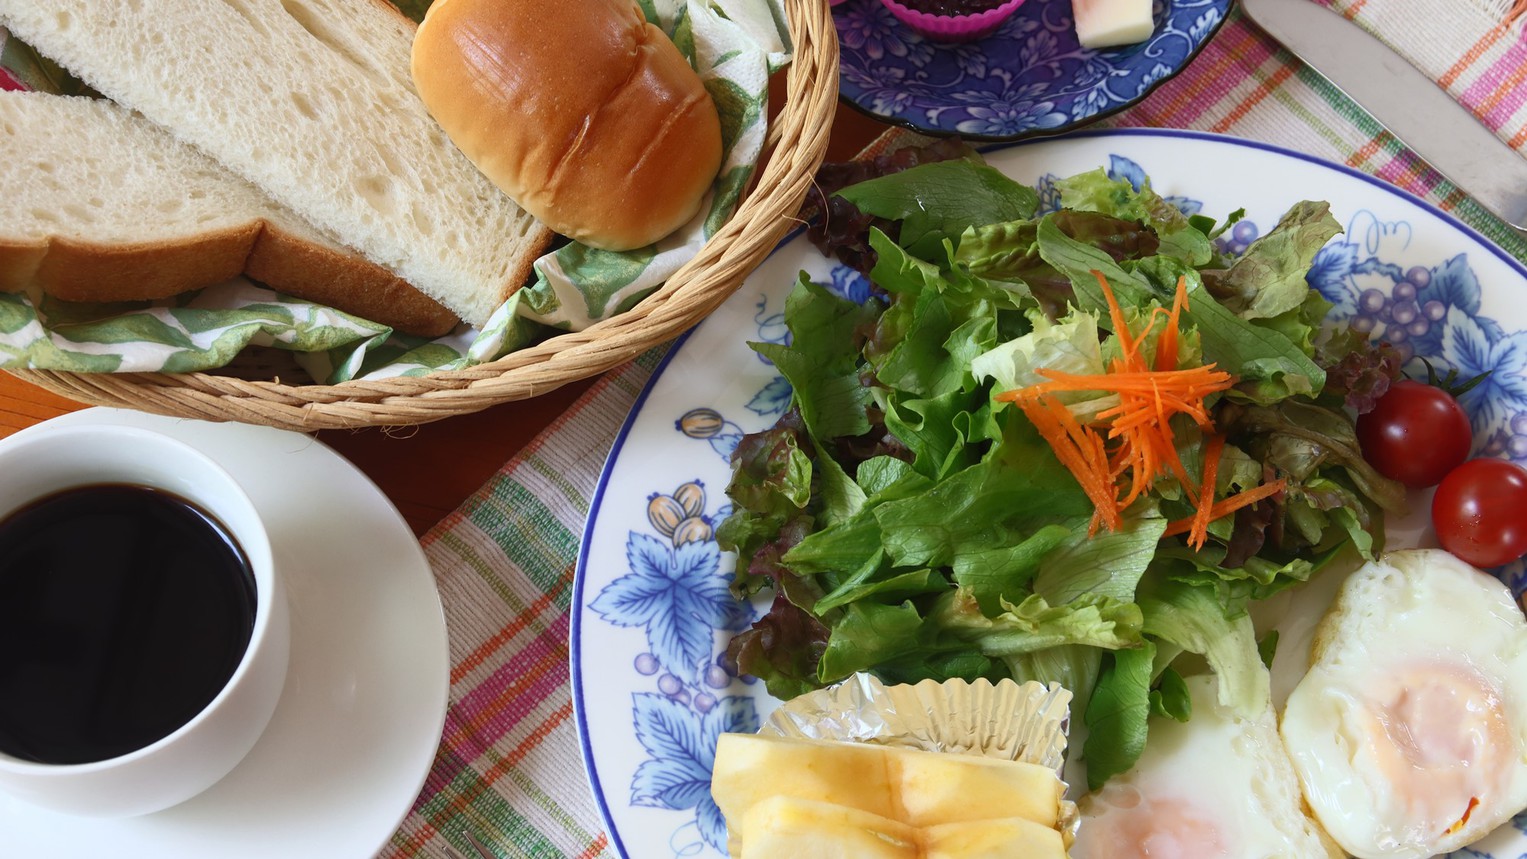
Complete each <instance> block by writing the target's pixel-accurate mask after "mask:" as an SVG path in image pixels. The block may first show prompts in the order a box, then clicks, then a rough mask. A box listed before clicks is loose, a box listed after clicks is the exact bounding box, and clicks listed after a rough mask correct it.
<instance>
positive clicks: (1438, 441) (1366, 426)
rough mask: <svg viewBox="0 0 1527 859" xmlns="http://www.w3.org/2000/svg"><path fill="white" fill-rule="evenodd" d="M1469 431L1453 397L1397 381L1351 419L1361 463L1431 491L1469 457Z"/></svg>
mask: <svg viewBox="0 0 1527 859" xmlns="http://www.w3.org/2000/svg"><path fill="white" fill-rule="evenodd" d="M1473 440H1474V431H1473V429H1472V428H1471V427H1470V426H1469V416H1468V415H1466V414H1464V411H1463V407H1462V406H1460V405H1458V401H1457V400H1455V399H1453V395H1452V394H1449V393H1448V392H1447V391H1444V390H1442V389H1441V388H1437V387H1433V386H1432V385H1427V384H1423V383H1421V382H1414V381H1411V380H1410V379H1401V380H1400V381H1398V382H1396V383H1394V385H1393V386H1392V387H1391V388H1390V389H1389V392H1388V393H1386V394H1384V396H1382V397H1380V398H1379V401H1378V403H1377V404H1376V405H1375V406H1374V409H1373V411H1371V412H1368V413H1367V414H1363V415H1359V416H1358V418H1357V441H1358V443H1359V444H1360V445H1362V449H1363V458H1364V459H1366V460H1368V462H1369V463H1370V464H1372V466H1373V467H1374V468H1375V469H1377V470H1378V473H1379V474H1382V475H1384V476H1385V477H1388V478H1391V479H1393V480H1398V481H1400V482H1401V483H1403V484H1405V485H1406V486H1409V487H1410V488H1412V489H1422V488H1425V487H1427V486H1436V485H1437V484H1438V483H1441V482H1442V478H1444V477H1446V476H1447V474H1448V472H1450V471H1452V470H1453V469H1454V468H1457V467H1458V464H1459V463H1461V462H1463V461H1464V460H1465V459H1468V457H1469V447H1470V446H1471V445H1472V444H1473Z"/></svg>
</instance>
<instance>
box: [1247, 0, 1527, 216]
mask: <svg viewBox="0 0 1527 859" xmlns="http://www.w3.org/2000/svg"><path fill="white" fill-rule="evenodd" d="M1241 9H1242V11H1243V12H1244V13H1245V14H1246V16H1247V17H1248V18H1250V19H1251V20H1252V22H1253V23H1255V24H1256V25H1257V26H1258V27H1260V28H1261V29H1262V30H1263V31H1265V32H1266V33H1267V34H1268V35H1269V36H1272V37H1273V38H1274V39H1276V40H1278V41H1279V42H1281V43H1282V44H1283V46H1284V47H1286V48H1288V49H1289V51H1290V52H1292V53H1293V54H1294V55H1295V56H1297V57H1298V58H1299V59H1301V60H1303V61H1304V62H1305V63H1307V64H1309V66H1310V67H1311V68H1313V69H1315V71H1317V72H1319V73H1320V74H1321V76H1322V77H1324V78H1325V79H1326V80H1328V81H1330V82H1331V84H1332V85H1334V86H1335V87H1336V88H1337V89H1339V90H1341V91H1342V92H1343V93H1345V94H1346V95H1347V97H1348V98H1350V99H1352V100H1353V101H1354V102H1356V103H1357V104H1358V105H1359V106H1360V107H1362V108H1363V109H1364V110H1367V111H1368V112H1369V113H1370V114H1372V115H1373V117H1374V118H1375V119H1377V120H1378V121H1379V122H1381V123H1383V125H1384V126H1385V127H1386V128H1388V129H1389V131H1390V132H1391V133H1393V134H1394V136H1395V137H1398V138H1399V139H1400V140H1401V141H1402V142H1403V143H1404V144H1405V145H1406V146H1409V147H1410V148H1411V149H1412V150H1414V151H1415V153H1416V154H1417V155H1420V156H1421V157H1422V158H1423V159H1425V160H1426V161H1427V163H1429V164H1431V165H1432V166H1433V167H1435V168H1436V169H1437V171H1438V172H1439V173H1441V174H1442V175H1443V176H1446V177H1447V179H1448V180H1449V181H1450V182H1452V183H1453V184H1454V185H1456V186H1458V187H1459V188H1460V189H1462V190H1463V191H1464V193H1466V194H1468V195H1469V196H1471V197H1473V198H1474V199H1475V200H1477V201H1478V202H1479V203H1480V205H1482V206H1484V207H1485V208H1487V209H1489V210H1490V211H1492V212H1494V213H1495V214H1496V215H1497V216H1498V217H1500V218H1501V220H1503V221H1505V222H1506V223H1508V224H1510V225H1511V226H1512V227H1514V228H1515V229H1517V230H1519V231H1522V232H1527V158H1523V157H1522V156H1521V155H1520V154H1519V153H1517V152H1516V151H1515V150H1513V149H1512V148H1511V147H1509V146H1507V145H1506V144H1505V143H1504V142H1503V141H1502V140H1501V139H1500V138H1498V137H1496V136H1495V134H1494V132H1492V131H1490V129H1488V128H1486V127H1485V126H1484V125H1483V124H1481V123H1480V122H1479V120H1478V119H1477V118H1476V117H1475V116H1474V114H1472V113H1470V112H1469V110H1468V108H1465V107H1464V106H1463V105H1461V104H1459V103H1458V102H1456V101H1454V100H1453V97H1452V96H1450V95H1448V94H1447V91H1446V90H1444V89H1442V88H1441V87H1439V86H1438V85H1437V84H1436V82H1435V81H1433V80H1432V79H1430V78H1428V77H1427V76H1426V75H1425V74H1424V73H1422V72H1421V70H1419V69H1417V68H1416V67H1415V66H1413V65H1411V64H1410V63H1409V62H1408V61H1407V60H1406V59H1405V58H1404V57H1402V56H1400V55H1399V54H1397V53H1395V52H1394V50H1393V49H1391V48H1390V47H1389V46H1388V45H1385V44H1384V43H1383V42H1381V41H1379V40H1378V39H1377V38H1375V37H1374V36H1372V35H1371V34H1369V33H1368V32H1367V31H1365V30H1364V29H1362V28H1361V27H1359V26H1358V25H1356V24H1354V23H1353V22H1351V21H1349V20H1347V19H1346V18H1345V17H1343V16H1342V15H1340V14H1338V13H1336V12H1333V11H1331V10H1330V9H1327V8H1325V7H1323V6H1320V5H1318V4H1316V3H1313V2H1311V0H1241Z"/></svg>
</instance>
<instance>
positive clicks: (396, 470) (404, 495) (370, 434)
mask: <svg viewBox="0 0 1527 859" xmlns="http://www.w3.org/2000/svg"><path fill="white" fill-rule="evenodd" d="M776 83H778V82H776ZM776 90H777V86H776ZM885 129H886V126H884V125H882V124H880V123H878V122H876V121H874V120H872V119H869V118H868V117H866V116H864V115H863V114H860V113H858V112H857V111H855V110H853V109H851V108H848V107H845V106H840V108H839V110H838V113H837V117H836V118H835V119H834V121H833V130H832V141H831V143H830V144H829V147H828V152H827V159H828V160H830V161H842V160H848V159H849V158H852V157H853V155H854V154H855V153H856V152H858V151H859V150H860V149H862V148H863V147H864V146H865V145H867V144H868V143H869V142H870V141H872V140H874V139H875V137H877V136H878V135H879V134H880V133H881V132H883V131H885ZM593 381H594V380H593V379H587V380H583V381H580V382H574V383H572V384H569V385H565V386H563V387H561V388H558V389H557V390H555V391H552V392H550V393H547V394H543V395H541V396H539V397H536V398H534V399H530V400H522V401H519V402H513V403H504V404H502V405H499V406H494V407H492V408H489V409H485V410H483V411H481V412H477V413H474V414H469V415H458V416H455V417H451V418H447V419H445V420H442V421H436V422H435V423H430V424H423V425H421V426H418V427H406V428H401V429H398V428H392V429H375V428H373V429H360V430H326V431H323V432H319V433H317V436H318V438H319V439H321V440H322V441H323V442H324V443H326V444H328V445H329V446H330V447H332V448H334V449H335V450H337V451H339V453H341V454H342V455H344V456H345V457H346V458H348V459H349V460H350V461H351V462H353V463H355V465H356V466H357V467H358V468H360V469H361V470H362V471H363V472H365V473H366V474H367V475H368V476H369V477H370V478H371V479H372V480H373V481H374V482H375V483H376V484H377V486H379V487H381V489H382V491H383V492H384V493H386V494H387V497H388V498H390V499H392V502H393V503H394V504H395V505H397V507H398V510H400V511H401V512H402V514H403V517H404V518H405V519H407V520H408V523H409V525H410V526H412V527H413V529H414V533H415V534H421V535H422V534H423V533H424V532H425V531H427V530H429V529H430V528H431V527H433V526H434V525H435V523H437V522H439V521H440V520H441V519H442V518H444V517H445V516H446V514H448V513H450V512H451V511H452V510H455V509H456V508H457V507H458V506H460V504H461V502H462V501H464V500H466V498H467V497H468V496H469V495H471V494H472V493H473V492H475V491H476V490H477V489H478V487H480V486H482V484H483V483H484V482H485V481H487V479H488V478H490V477H492V476H493V474H494V473H495V472H496V471H497V470H498V469H499V468H500V467H501V466H502V465H503V464H504V463H505V462H506V461H508V459H509V458H510V457H511V456H513V455H514V454H515V453H516V452H517V451H519V450H520V449H521V448H523V447H524V446H525V445H526V444H527V443H529V442H530V441H531V440H532V439H534V438H535V437H536V435H538V434H539V433H540V432H541V431H542V430H543V429H545V428H546V427H547V426H548V425H550V424H551V423H552V421H554V420H556V419H557V417H558V416H559V415H561V414H562V413H563V412H564V411H566V409H567V407H568V406H569V405H570V404H572V402H573V401H574V400H576V399H577V398H578V397H579V395H581V394H582V393H583V392H584V391H586V390H587V389H588V387H589V386H590V385H591V384H593ZM84 407H85V406H84V405H82V404H80V403H76V402H73V401H71V400H67V399H64V398H62V397H59V396H57V395H56V394H53V393H50V392H48V391H45V390H43V389H41V388H38V387H36V386H35V385H31V384H29V383H26V382H23V381H21V380H19V379H17V378H16V377H15V376H12V375H10V374H9V373H0V438H3V437H5V436H8V435H10V434H11V433H14V432H16V431H17V430H20V429H24V428H26V427H29V426H32V425H33V424H36V423H39V422H41V421H44V420H47V419H48V418H52V417H57V416H58V415H61V414H65V413H67V412H71V411H74V410H76V409H80V408H84Z"/></svg>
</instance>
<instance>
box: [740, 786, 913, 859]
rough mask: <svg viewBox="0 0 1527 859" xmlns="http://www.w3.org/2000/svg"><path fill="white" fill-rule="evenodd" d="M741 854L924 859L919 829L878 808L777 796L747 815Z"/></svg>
mask: <svg viewBox="0 0 1527 859" xmlns="http://www.w3.org/2000/svg"><path fill="white" fill-rule="evenodd" d="M743 829H744V830H745V831H746V832H747V836H746V837H745V838H744V839H743V840H742V844H741V849H740V850H738V849H737V847H736V846H735V845H734V846H733V849H732V856H734V857H737V859H921V857H922V850H921V848H920V845H919V838H918V832H917V830H916V829H914V828H913V827H910V826H907V825H906V824H904V823H898V822H897V821H894V820H891V819H889V818H886V817H881V816H880V815H878V814H871V813H869V812H867V811H863V810H861V809H857V808H847V807H844V806H841V805H834V804H832V803H828V802H818V801H816V800H810V799H799V798H796V797H790V796H774V797H770V798H768V799H764V800H761V801H760V802H758V803H756V804H755V805H754V806H753V807H752V809H751V810H749V811H748V813H747V816H746V817H745V818H744V819H743Z"/></svg>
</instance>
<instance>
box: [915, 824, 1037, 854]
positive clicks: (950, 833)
mask: <svg viewBox="0 0 1527 859" xmlns="http://www.w3.org/2000/svg"><path fill="white" fill-rule="evenodd" d="M922 835H923V843H924V845H925V847H924V852H923V856H924V857H925V859H1065V857H1066V845H1065V842H1064V841H1063V840H1062V838H1061V834H1060V832H1059V831H1058V830H1056V829H1054V828H1052V827H1049V826H1044V825H1042V824H1039V823H1035V822H1034V821H1032V820H1025V819H1024V818H1022V817H1006V818H1001V819H997V820H972V821H966V822H963V823H945V824H942V825H939V826H929V827H927V828H925V829H923V830H922Z"/></svg>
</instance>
